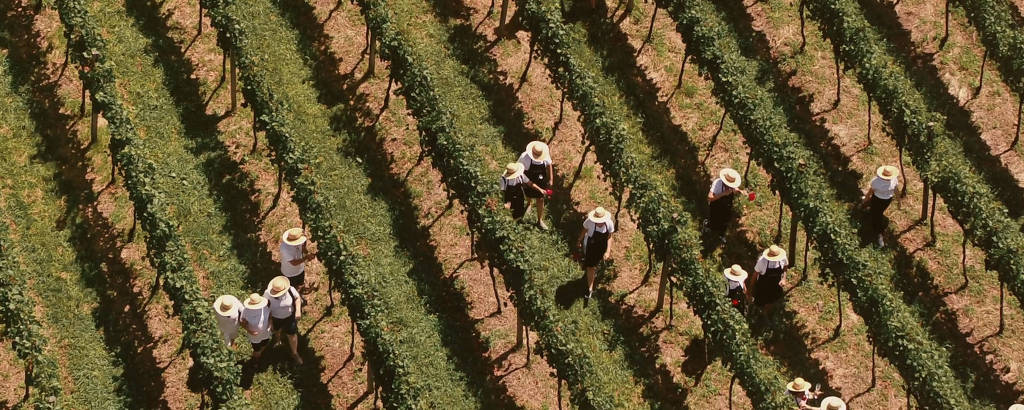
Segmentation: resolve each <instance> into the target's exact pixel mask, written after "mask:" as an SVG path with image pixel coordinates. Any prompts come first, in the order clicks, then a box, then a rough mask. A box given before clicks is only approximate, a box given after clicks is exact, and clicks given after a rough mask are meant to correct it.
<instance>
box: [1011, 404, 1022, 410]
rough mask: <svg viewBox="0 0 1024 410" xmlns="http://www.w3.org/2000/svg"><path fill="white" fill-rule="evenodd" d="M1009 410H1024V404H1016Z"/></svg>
mask: <svg viewBox="0 0 1024 410" xmlns="http://www.w3.org/2000/svg"><path fill="white" fill-rule="evenodd" d="M1009 410H1024V404H1014V405H1012V406H1010V408H1009Z"/></svg>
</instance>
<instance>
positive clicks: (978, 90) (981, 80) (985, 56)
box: [946, 0, 988, 97]
mask: <svg viewBox="0 0 1024 410" xmlns="http://www.w3.org/2000/svg"><path fill="white" fill-rule="evenodd" d="M946 4H949V1H948V0H947V2H946ZM987 62H988V49H987V48H986V49H985V52H983V53H981V74H978V88H975V89H974V96H975V97H977V96H979V95H981V85H982V84H984V83H985V63H987Z"/></svg>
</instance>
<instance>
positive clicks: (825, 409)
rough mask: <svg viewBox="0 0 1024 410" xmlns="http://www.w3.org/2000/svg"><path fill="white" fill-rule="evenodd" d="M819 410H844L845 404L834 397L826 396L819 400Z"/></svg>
mask: <svg viewBox="0 0 1024 410" xmlns="http://www.w3.org/2000/svg"><path fill="white" fill-rule="evenodd" d="M820 409H821V410H846V403H843V399H840V398H838V397H836V396H828V397H826V398H824V399H822V400H821V407H820Z"/></svg>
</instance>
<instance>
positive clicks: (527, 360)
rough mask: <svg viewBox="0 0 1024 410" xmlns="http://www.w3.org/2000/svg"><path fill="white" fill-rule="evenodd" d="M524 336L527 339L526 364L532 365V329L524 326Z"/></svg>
mask: <svg viewBox="0 0 1024 410" xmlns="http://www.w3.org/2000/svg"><path fill="white" fill-rule="evenodd" d="M523 334H524V335H525V337H526V364H527V365H529V364H530V358H531V356H532V355H531V354H530V328H529V327H526V326H525V325H524V326H523Z"/></svg>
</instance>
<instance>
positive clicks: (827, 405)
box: [818, 396, 1024, 410]
mask: <svg viewBox="0 0 1024 410" xmlns="http://www.w3.org/2000/svg"><path fill="white" fill-rule="evenodd" d="M818 409H819V410H846V402H844V401H843V399H840V398H838V397H836V396H828V397H826V398H824V399H821V405H820V406H818ZM1021 410H1024V409H1021Z"/></svg>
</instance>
